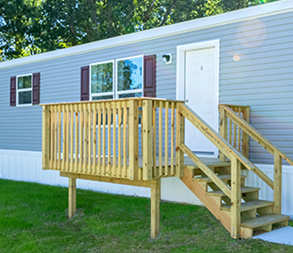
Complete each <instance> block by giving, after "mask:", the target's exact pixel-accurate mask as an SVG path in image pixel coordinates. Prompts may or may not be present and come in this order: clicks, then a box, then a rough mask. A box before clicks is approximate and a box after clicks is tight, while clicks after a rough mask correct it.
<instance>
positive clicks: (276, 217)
mask: <svg viewBox="0 0 293 253" xmlns="http://www.w3.org/2000/svg"><path fill="white" fill-rule="evenodd" d="M289 218H290V217H289V216H285V215H281V214H271V215H266V216H260V217H256V218H253V219H249V220H246V221H243V222H242V223H241V227H245V228H258V227H262V226H266V225H271V224H275V223H279V222H283V221H288V220H289Z"/></svg>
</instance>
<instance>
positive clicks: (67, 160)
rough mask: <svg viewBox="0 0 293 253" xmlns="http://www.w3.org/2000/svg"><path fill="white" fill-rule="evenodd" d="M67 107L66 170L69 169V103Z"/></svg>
mask: <svg viewBox="0 0 293 253" xmlns="http://www.w3.org/2000/svg"><path fill="white" fill-rule="evenodd" d="M65 108H66V149H65V151H66V152H65V165H66V166H65V170H66V171H69V124H70V122H69V112H70V111H69V105H65Z"/></svg>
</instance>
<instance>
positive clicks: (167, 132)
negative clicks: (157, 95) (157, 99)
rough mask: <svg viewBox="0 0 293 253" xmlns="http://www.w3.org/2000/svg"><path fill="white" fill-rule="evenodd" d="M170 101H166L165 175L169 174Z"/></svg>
mask: <svg viewBox="0 0 293 253" xmlns="http://www.w3.org/2000/svg"><path fill="white" fill-rule="evenodd" d="M168 123H169V102H165V171H164V175H169V174H170V172H169V166H168V164H169V161H168V159H169V158H168V152H169V150H168V149H169V145H168V138H169V124H168Z"/></svg>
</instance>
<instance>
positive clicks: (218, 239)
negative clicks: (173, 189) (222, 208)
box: [0, 180, 293, 252]
mask: <svg viewBox="0 0 293 253" xmlns="http://www.w3.org/2000/svg"><path fill="white" fill-rule="evenodd" d="M0 192H1V195H0V252H25V251H27V252H40V251H41V252H60V251H70V252H96V251H106V252H126V251H127V252H138V251H139V252H148V251H152V252H184V251H191V252H236V251H237V252H250V251H251V252H272V251H276V252H280V251H288V252H289V251H291V252H292V250H293V248H292V247H289V246H283V245H277V244H272V243H267V242H263V241H259V240H238V241H236V240H232V239H231V238H230V236H229V233H228V232H227V231H226V230H225V229H224V228H223V226H222V225H221V224H220V223H219V221H218V220H217V219H215V218H214V217H213V216H212V215H211V214H210V213H209V211H208V210H207V209H206V208H205V207H202V206H192V205H183V204H175V203H168V202H162V204H161V230H160V231H161V232H160V235H159V238H158V239H155V240H152V239H150V236H149V234H150V233H149V232H150V201H149V199H146V198H138V197H127V196H120V195H110V194H104V193H98V192H92V191H86V190H77V208H78V209H77V214H76V215H75V216H74V217H73V218H72V219H70V220H68V219H67V218H66V210H67V188H63V187H54V186H47V185H39V184H35V183H25V182H16V181H9V180H0Z"/></svg>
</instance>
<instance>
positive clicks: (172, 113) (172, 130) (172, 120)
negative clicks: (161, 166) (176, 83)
mask: <svg viewBox="0 0 293 253" xmlns="http://www.w3.org/2000/svg"><path fill="white" fill-rule="evenodd" d="M174 121H175V103H174V102H172V108H171V175H172V176H173V175H174V173H175V172H174V155H175V154H174V145H175V143H174V136H175V131H174V129H175V126H174V123H175V122H174Z"/></svg>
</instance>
